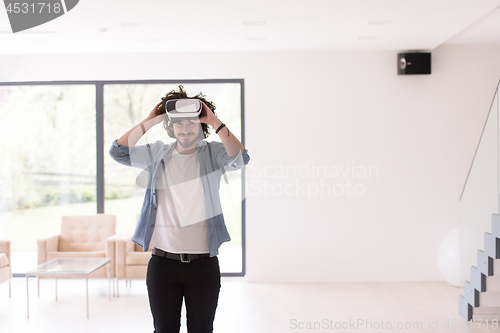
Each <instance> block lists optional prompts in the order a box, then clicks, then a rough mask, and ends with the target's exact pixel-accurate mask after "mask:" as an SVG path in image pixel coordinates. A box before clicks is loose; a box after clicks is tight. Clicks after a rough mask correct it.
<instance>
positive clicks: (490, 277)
mask: <svg viewBox="0 0 500 333" xmlns="http://www.w3.org/2000/svg"><path fill="white" fill-rule="evenodd" d="M491 224H492V227H491V234H490V233H488V232H485V233H484V251H481V250H478V251H477V267H475V266H471V278H470V281H465V286H464V295H459V296H458V303H459V313H460V315H461V316H462V317H464V318H465V319H466V320H467V321H470V320H473V321H479V320H494V319H497V320H498V321H499V322H500V215H497V214H492V216H491ZM495 272H496V276H495Z"/></svg>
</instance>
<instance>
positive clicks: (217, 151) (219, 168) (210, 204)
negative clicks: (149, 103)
mask: <svg viewBox="0 0 500 333" xmlns="http://www.w3.org/2000/svg"><path fill="white" fill-rule="evenodd" d="M176 144H177V141H175V142H174V143H171V144H164V143H163V142H162V141H156V142H154V143H152V144H149V143H148V144H146V145H140V146H134V147H132V148H129V147H127V146H123V145H120V144H118V142H117V140H115V141H113V144H112V145H111V148H110V149H109V154H110V156H111V157H112V158H113V159H114V160H115V161H116V162H118V163H121V164H123V165H126V166H132V167H137V168H141V169H144V170H146V171H147V172H148V181H147V189H146V195H145V197H144V202H143V204H142V209H141V215H140V217H139V221H138V222H137V226H136V228H135V232H134V235H133V237H132V241H133V242H134V243H136V244H138V245H140V246H141V247H142V249H143V251H144V252H146V251H148V249H149V243H150V242H151V237H152V236H153V230H154V227H155V224H156V211H157V207H158V206H157V202H156V193H155V192H156V188H157V187H158V186H161V185H160V184H157V183H156V181H157V180H158V178H159V177H160V175H161V172H162V168H163V167H164V165H165V162H166V161H168V160H169V159H170V158H171V157H172V149H174V148H175V145H176ZM207 145H208V143H207V142H206V141H204V140H198V142H197V147H198V161H199V162H200V177H201V181H202V185H203V192H204V194H205V207H206V214H207V229H208V248H209V251H210V257H213V256H216V255H217V254H219V247H220V245H221V244H222V243H223V242H227V241H230V240H231V238H230V236H229V233H228V231H227V228H226V224H225V222H224V215H223V214H222V206H221V203H220V197H219V185H220V179H221V176H222V174H223V173H224V172H225V171H232V170H239V169H241V168H243V167H244V166H245V165H247V164H248V162H249V160H250V156H249V155H248V150H246V149H245V151H244V152H239V153H238V154H237V155H235V156H232V157H231V156H229V155H227V153H226V149H225V148H224V144H223V143H221V142H216V141H213V142H210V149H211V152H212V161H211V159H210V154H209V149H208V147H207ZM212 165H213V167H214V168H212Z"/></svg>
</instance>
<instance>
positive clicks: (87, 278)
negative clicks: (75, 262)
mask: <svg viewBox="0 0 500 333" xmlns="http://www.w3.org/2000/svg"><path fill="white" fill-rule="evenodd" d="M86 280H87V319H89V275H88V274H87V277H86Z"/></svg>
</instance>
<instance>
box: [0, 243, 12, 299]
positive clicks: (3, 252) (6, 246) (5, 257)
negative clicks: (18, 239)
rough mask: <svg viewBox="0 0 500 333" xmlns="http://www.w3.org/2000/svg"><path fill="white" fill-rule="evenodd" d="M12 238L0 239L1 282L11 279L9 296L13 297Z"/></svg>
mask: <svg viewBox="0 0 500 333" xmlns="http://www.w3.org/2000/svg"><path fill="white" fill-rule="evenodd" d="M10 258H11V257H10V240H0V283H1V282H5V281H7V280H8V281H9V297H11V287H12V269H11V266H10V263H11V259H10Z"/></svg>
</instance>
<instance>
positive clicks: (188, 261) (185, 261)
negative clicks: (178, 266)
mask: <svg viewBox="0 0 500 333" xmlns="http://www.w3.org/2000/svg"><path fill="white" fill-rule="evenodd" d="M183 254H186V253H180V254H179V255H180V256H181V262H183V263H185V264H187V263H190V262H191V260H182V255H183Z"/></svg>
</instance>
